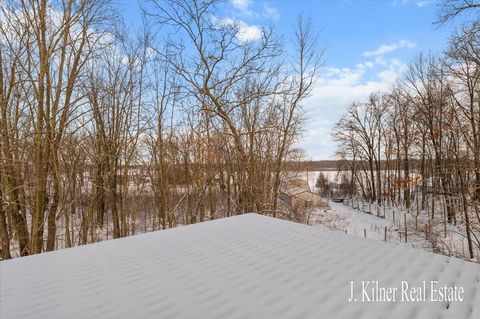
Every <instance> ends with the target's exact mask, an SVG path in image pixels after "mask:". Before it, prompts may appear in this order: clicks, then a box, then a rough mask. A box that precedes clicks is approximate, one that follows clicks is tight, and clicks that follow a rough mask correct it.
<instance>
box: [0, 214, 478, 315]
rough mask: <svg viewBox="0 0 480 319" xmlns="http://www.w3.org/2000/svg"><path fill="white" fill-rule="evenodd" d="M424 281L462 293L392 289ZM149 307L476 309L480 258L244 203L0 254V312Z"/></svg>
mask: <svg viewBox="0 0 480 319" xmlns="http://www.w3.org/2000/svg"><path fill="white" fill-rule="evenodd" d="M432 280H434V281H438V286H443V285H444V284H446V285H448V286H451V287H453V286H454V285H457V287H462V288H463V289H464V294H463V298H464V301H452V302H447V301H443V302H432V301H420V302H411V301H402V300H401V297H402V296H401V281H405V282H407V283H408V284H409V285H410V286H421V285H422V282H423V281H426V282H427V290H428V291H427V292H426V296H427V297H430V293H431V291H430V281H432ZM350 281H354V282H355V285H356V288H355V292H356V295H355V297H356V298H357V299H358V302H356V303H355V302H352V303H349V301H348V299H349V297H350V287H351V286H350ZM361 281H378V283H379V285H380V286H385V287H388V286H390V287H397V288H398V290H399V291H398V293H397V294H396V297H397V300H396V301H395V302H361V299H362V293H361V287H360V286H361ZM372 286H374V285H372ZM372 286H370V287H372ZM437 297H438V296H437ZM149 317H155V318H175V319H176V318H208V319H210V318H480V265H478V264H474V263H468V262H465V261H462V260H458V259H454V258H448V257H445V256H440V255H435V254H432V253H429V252H424V251H419V250H416V249H413V248H409V247H402V246H397V245H392V244H388V243H383V242H379V241H375V240H370V239H363V238H358V237H352V236H348V235H347V236H346V235H344V234H341V233H336V232H331V231H325V230H320V229H319V228H315V227H310V226H306V225H300V224H295V223H291V222H287V221H283V220H278V219H273V218H269V217H264V216H259V215H255V214H246V215H241V216H236V217H231V218H226V219H221V220H215V221H211V222H205V223H201V224H195V225H190V226H184V227H178V228H175V229H171V230H165V231H158V232H153V233H148V234H143V235H137V236H132V237H128V238H123V239H118V240H111V241H106V242H102V243H97V244H91V245H86V246H81V247H75V248H71V249H64V250H59V251H55V252H51V253H45V254H41V255H35V256H31V257H23V258H17V259H13V260H8V261H3V262H0V318H2V319H3V318H149Z"/></svg>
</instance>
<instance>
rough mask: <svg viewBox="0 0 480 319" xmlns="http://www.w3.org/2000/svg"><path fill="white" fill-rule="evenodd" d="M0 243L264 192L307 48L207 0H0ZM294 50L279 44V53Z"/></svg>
mask: <svg viewBox="0 0 480 319" xmlns="http://www.w3.org/2000/svg"><path fill="white" fill-rule="evenodd" d="M0 4H1V6H0V110H1V117H0V131H1V140H0V199H1V205H0V244H1V245H0V253H1V258H3V259H8V258H11V257H16V256H25V255H29V254H37V253H41V252H44V251H50V250H54V249H58V248H63V247H71V246H75V245H81V244H86V243H91V242H97V241H101V240H104V239H109V238H118V237H123V236H128V235H132V234H136V233H139V232H147V231H152V230H158V229H164V228H168V227H174V226H176V225H179V224H189V223H195V222H200V221H204V220H208V219H214V218H218V217H223V216H229V215H232V214H238V213H243V212H258V213H262V214H270V215H273V216H284V217H286V218H288V216H289V215H288V214H289V213H288V211H287V210H286V209H285V207H282V206H279V205H278V193H279V190H280V184H281V179H282V178H283V172H284V163H285V161H286V160H287V159H289V158H291V157H292V156H294V153H292V144H293V143H294V142H295V141H296V139H297V138H298V135H299V132H300V129H301V125H302V119H303V111H302V103H303V101H304V99H305V98H306V97H307V96H308V94H309V92H310V91H311V89H312V85H313V83H314V80H315V78H316V77H317V75H318V72H319V67H320V64H321V57H322V52H321V50H320V49H319V47H318V39H317V36H316V33H315V31H314V29H313V26H312V23H311V21H309V20H308V19H306V18H303V17H299V19H298V23H297V25H296V26H295V27H296V30H297V31H296V38H295V41H294V42H293V43H286V42H285V41H284V40H283V39H282V37H281V36H280V35H278V34H277V33H276V32H275V30H273V29H271V28H269V27H264V28H262V30H261V33H260V34H259V35H258V37H256V38H253V39H252V38H247V37H245V35H244V34H243V33H242V31H241V28H240V26H239V25H238V23H237V22H236V21H233V20H231V19H226V18H223V17H221V16H219V15H218V8H219V7H220V6H222V5H223V4H222V3H221V2H220V1H216V0H208V1H203V0H169V1H152V2H149V3H148V4H146V5H147V6H148V10H145V11H146V12H148V14H145V15H144V16H143V24H142V26H141V27H140V28H139V29H138V30H127V28H126V27H125V24H124V23H123V21H121V19H120V18H118V16H119V15H117V14H115V7H114V6H113V5H112V3H110V2H109V1H107V0H65V1H53V0H35V1H15V0H11V1H10V0H7V1H1V2H0ZM292 57H293V58H292Z"/></svg>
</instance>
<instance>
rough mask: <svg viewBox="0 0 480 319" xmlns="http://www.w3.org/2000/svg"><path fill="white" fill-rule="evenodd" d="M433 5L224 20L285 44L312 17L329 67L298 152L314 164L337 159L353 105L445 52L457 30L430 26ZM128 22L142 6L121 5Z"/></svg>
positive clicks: (321, 2) (269, 13)
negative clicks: (265, 30)
mask: <svg viewBox="0 0 480 319" xmlns="http://www.w3.org/2000/svg"><path fill="white" fill-rule="evenodd" d="M437 3H438V2H437V1H435V0H370V1H355V0H330V1H328V0H299V1H294V0H225V5H224V8H223V10H222V11H223V13H222V14H223V15H224V18H230V19H234V20H236V21H238V22H239V23H241V25H242V26H243V27H244V30H245V37H255V36H256V34H257V28H258V27H260V26H262V25H272V26H273V27H274V28H275V29H276V30H277V31H278V32H279V33H280V34H282V35H283V36H284V37H285V39H286V41H287V45H288V43H289V42H292V40H293V36H294V34H293V29H294V26H295V23H296V19H297V16H298V14H302V13H303V14H304V15H306V16H308V17H311V18H312V20H313V23H314V26H315V27H316V28H317V29H318V30H320V31H321V33H320V41H321V43H322V45H323V47H324V48H325V66H324V68H323V70H322V71H321V73H320V75H319V78H318V80H317V82H316V86H315V88H314V89H313V92H312V95H311V97H310V98H309V99H308V100H307V101H305V104H304V109H305V111H306V115H307V122H306V126H305V131H304V134H303V138H302V139H301V141H299V143H298V145H299V146H300V147H302V148H303V149H304V150H305V151H306V153H307V155H308V157H309V158H310V159H316V160H318V159H331V158H333V155H334V152H335V149H336V146H335V143H334V142H333V141H332V139H331V137H330V131H331V129H332V127H333V125H334V123H335V122H336V121H337V120H338V118H339V117H340V115H341V114H342V113H343V111H344V110H345V109H346V107H348V105H350V104H351V103H352V102H353V101H354V100H355V101H363V100H365V99H366V98H367V97H368V95H369V94H370V93H372V92H379V91H384V90H388V88H389V87H390V86H391V85H392V83H394V82H395V81H396V80H397V79H398V78H399V77H400V76H401V74H402V72H403V70H404V69H405V67H406V65H407V64H408V63H409V62H410V61H412V59H414V58H415V57H416V56H417V55H418V54H419V53H420V52H425V53H428V52H433V53H441V52H442V51H443V50H444V49H445V48H446V46H447V44H448V39H449V36H450V35H451V33H452V32H453V26H452V25H446V26H442V27H438V26H436V25H433V21H434V20H435V13H436V10H437ZM119 6H120V7H121V10H122V11H123V12H124V14H125V15H126V18H127V20H128V21H129V22H130V23H132V24H136V23H138V21H139V10H138V3H137V2H136V1H135V0H132V1H128V0H120V2H119Z"/></svg>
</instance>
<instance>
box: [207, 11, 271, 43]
mask: <svg viewBox="0 0 480 319" xmlns="http://www.w3.org/2000/svg"><path fill="white" fill-rule="evenodd" d="M213 23H214V24H216V25H218V26H232V27H236V28H237V29H238V33H237V38H238V39H239V40H240V41H243V42H250V41H255V40H258V39H260V37H261V36H262V29H261V28H260V27H259V26H257V25H248V24H247V23H245V21H243V20H236V19H232V18H219V17H213Z"/></svg>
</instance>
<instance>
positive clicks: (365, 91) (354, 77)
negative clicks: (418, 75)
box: [298, 58, 406, 159]
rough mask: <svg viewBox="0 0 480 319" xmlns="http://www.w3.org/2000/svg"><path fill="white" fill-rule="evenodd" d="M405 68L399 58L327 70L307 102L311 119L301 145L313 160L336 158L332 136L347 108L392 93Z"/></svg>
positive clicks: (309, 118) (319, 78)
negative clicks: (354, 103)
mask: <svg viewBox="0 0 480 319" xmlns="http://www.w3.org/2000/svg"><path fill="white" fill-rule="evenodd" d="M378 62H381V63H378ZM405 68H406V64H405V63H403V62H402V61H400V60H398V59H396V58H392V59H381V60H380V61H374V62H371V61H366V62H362V63H360V64H358V65H357V66H356V67H355V68H336V67H326V68H325V69H324V70H323V72H322V74H320V76H319V77H318V79H317V81H316V83H315V87H314V89H313V91H312V94H311V96H310V97H309V98H308V99H307V100H306V101H305V103H304V105H305V111H306V114H307V116H308V119H307V123H306V126H305V133H304V136H303V139H302V140H301V141H300V142H299V143H298V146H299V147H302V148H303V149H304V150H305V151H306V153H307V154H308V155H310V156H311V157H313V159H330V158H333V156H334V153H335V150H336V148H337V146H336V144H335V142H334V141H333V139H332V138H331V136H330V133H331V131H332V129H333V127H334V125H335V123H336V122H337V121H338V119H339V118H340V116H341V115H342V114H343V112H345V110H346V108H347V107H348V106H349V105H350V104H351V103H352V102H354V101H358V102H363V101H366V100H367V98H368V96H369V95H370V94H371V93H374V92H384V91H387V90H389V89H390V88H391V87H392V85H393V84H394V83H395V81H396V80H397V79H398V78H399V77H400V75H401V74H402V72H403V71H404V70H405ZM372 71H374V73H373V74H372Z"/></svg>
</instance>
